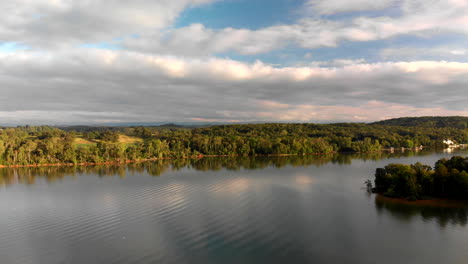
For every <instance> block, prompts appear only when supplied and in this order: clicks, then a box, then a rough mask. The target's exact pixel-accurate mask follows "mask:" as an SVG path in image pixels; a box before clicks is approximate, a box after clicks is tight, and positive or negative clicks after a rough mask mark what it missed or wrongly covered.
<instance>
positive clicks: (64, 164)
mask: <svg viewBox="0 0 468 264" xmlns="http://www.w3.org/2000/svg"><path fill="white" fill-rule="evenodd" d="M421 149H422V148H405V149H404V150H403V149H400V148H397V149H396V150H395V149H381V150H377V151H369V152H339V151H332V152H326V153H307V154H267V155H246V156H243V155H202V154H200V155H196V156H189V157H181V158H149V159H137V160H125V161H119V160H118V161H107V162H83V163H46V164H27V165H0V169H3V168H37V167H73V166H97V165H118V164H131V163H140V162H146V161H157V160H178V159H202V158H215V157H241V156H243V157H287V156H309V155H327V154H336V153H340V154H366V153H381V152H390V153H394V151H402V150H403V151H406V150H414V151H420V150H421Z"/></svg>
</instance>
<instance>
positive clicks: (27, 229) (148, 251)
mask: <svg viewBox="0 0 468 264" xmlns="http://www.w3.org/2000/svg"><path fill="white" fill-rule="evenodd" d="M456 154H457V155H465V156H466V155H467V154H468V152H467V151H460V152H458V153H443V152H440V153H437V152H420V153H406V154H391V155H390V154H382V153H378V154H373V155H371V156H369V155H367V156H352V155H330V156H307V157H276V158H210V159H208V158H207V159H201V160H196V161H190V160H179V161H171V162H169V161H161V162H152V163H141V164H131V165H128V166H107V167H81V168H36V169H2V170H0V210H1V214H0V263H2V264H9V263H21V264H26V263H48V264H49V263H359V264H362V263H437V264H439V263H467V262H468V226H467V222H468V220H467V219H468V210H467V209H465V208H434V207H418V206H407V205H401V204H395V203H389V202H385V201H381V200H379V199H376V197H375V196H374V195H370V194H368V193H366V191H365V190H364V189H363V187H364V184H363V183H364V181H365V180H367V179H373V173H374V171H375V169H376V168H377V167H383V166H385V165H387V164H388V163H392V162H397V163H414V162H416V161H421V162H423V163H426V164H430V165H433V164H434V162H435V161H436V160H438V159H439V158H441V157H450V156H452V155H456Z"/></svg>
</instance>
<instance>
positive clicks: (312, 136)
mask: <svg viewBox="0 0 468 264" xmlns="http://www.w3.org/2000/svg"><path fill="white" fill-rule="evenodd" d="M467 128H468V117H420V118H399V119H392V120H387V121H380V122H375V123H369V124H364V123H337V124H310V123H306V124H285V123H271V124H236V125H215V126H207V127H183V126H178V125H162V126H153V127H143V126H135V127H89V126H74V127H51V126H20V127H14V128H13V127H3V128H0V165H2V166H41V165H47V164H69V165H73V164H98V163H107V162H129V161H137V160H148V159H167V158H171V159H174V158H188V157H201V156H262V155H307V154H319V153H331V152H372V151H380V150H384V149H391V148H415V147H419V146H424V147H432V148H442V147H444V140H447V139H450V140H451V141H453V142H458V143H466V142H468V129H467Z"/></svg>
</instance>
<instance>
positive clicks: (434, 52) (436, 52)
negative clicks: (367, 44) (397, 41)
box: [379, 46, 468, 61]
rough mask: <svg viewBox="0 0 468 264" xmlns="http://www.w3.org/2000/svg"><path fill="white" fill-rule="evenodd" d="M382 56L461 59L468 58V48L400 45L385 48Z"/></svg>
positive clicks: (392, 57) (409, 59) (386, 57)
mask: <svg viewBox="0 0 468 264" xmlns="http://www.w3.org/2000/svg"><path fill="white" fill-rule="evenodd" d="M379 53H380V54H379V55H380V57H381V58H382V59H384V60H393V61H395V60H406V61H412V60H420V59H423V58H434V59H439V60H440V59H445V60H448V59H450V60H453V61H456V60H459V59H463V58H468V49H466V48H464V47H450V46H447V47H424V48H420V47H399V48H385V49H382V50H381V51H380V52H379Z"/></svg>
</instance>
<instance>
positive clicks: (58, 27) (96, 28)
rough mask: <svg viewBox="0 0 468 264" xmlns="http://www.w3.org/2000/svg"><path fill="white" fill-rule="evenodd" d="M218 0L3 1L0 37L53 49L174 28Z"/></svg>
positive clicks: (1, 5)
mask: <svg viewBox="0 0 468 264" xmlns="http://www.w3.org/2000/svg"><path fill="white" fill-rule="evenodd" d="M213 1H215V0H157V1H151V0H132V1H121V0H100V1H91V0H15V1H0V10H2V16H0V40H5V39H6V40H9V41H16V42H19V43H25V44H28V45H32V46H40V47H42V48H48V47H50V46H59V45H64V44H77V43H86V42H100V41H111V40H112V39H114V38H118V37H124V36H128V35H130V34H135V33H140V32H147V31H151V30H161V29H164V28H166V27H168V26H170V25H171V24H172V23H173V22H174V20H175V19H176V18H177V16H178V15H179V14H180V12H182V11H183V10H184V9H185V8H187V7H190V6H195V5H200V4H206V3H210V2H213Z"/></svg>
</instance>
